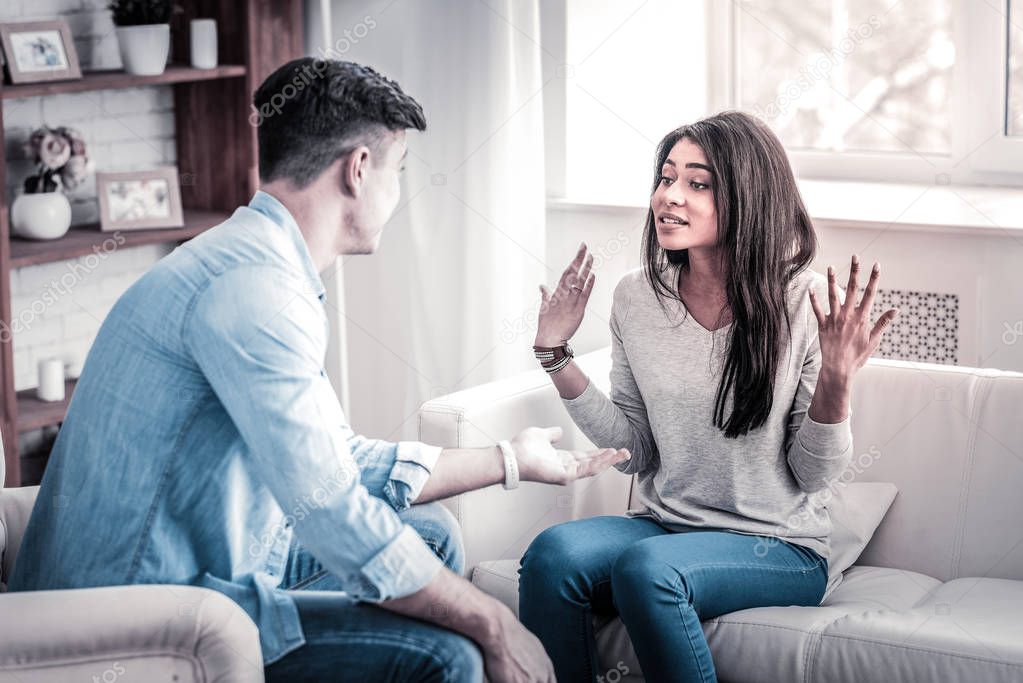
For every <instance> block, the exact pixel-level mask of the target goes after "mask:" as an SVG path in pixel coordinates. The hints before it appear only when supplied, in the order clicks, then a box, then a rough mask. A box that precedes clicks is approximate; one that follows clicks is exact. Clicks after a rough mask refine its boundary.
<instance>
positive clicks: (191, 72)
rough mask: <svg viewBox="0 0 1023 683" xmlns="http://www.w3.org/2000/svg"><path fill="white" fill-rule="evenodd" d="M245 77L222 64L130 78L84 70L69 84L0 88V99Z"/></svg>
mask: <svg viewBox="0 0 1023 683" xmlns="http://www.w3.org/2000/svg"><path fill="white" fill-rule="evenodd" d="M244 75H245V67H244V66H241V65H238V64H225V65H223V66H217V67H214V68H212V69H194V68H192V67H190V66H184V65H180V64H172V65H169V66H168V67H167V69H166V71H164V72H163V73H162V74H160V75H158V76H134V75H132V74H127V73H125V72H124V71H120V70H118V71H86V72H84V73H83V74H82V77H81V78H80V79H76V80H73V81H50V82H46V83H21V84H19V85H4V86H3V87H0V99H4V100H17V99H23V98H26V97H38V96H40V95H57V94H61V93H73V92H88V91H90V90H113V89H118V88H137V87H139V86H143V85H165V84H169V83H192V82H195V81H210V80H215V79H218V78H238V77H240V76H244Z"/></svg>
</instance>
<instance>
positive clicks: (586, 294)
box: [580, 273, 597, 303]
mask: <svg viewBox="0 0 1023 683" xmlns="http://www.w3.org/2000/svg"><path fill="white" fill-rule="evenodd" d="M596 281H597V274H596V273H590V276H589V277H588V278H586V284H584V285H583V291H582V295H581V296H580V298H581V299H582V300H583V303H585V302H586V301H588V300H589V298H590V292H592V291H593V284H594V283H595V282H596Z"/></svg>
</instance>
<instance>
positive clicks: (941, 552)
mask: <svg viewBox="0 0 1023 683" xmlns="http://www.w3.org/2000/svg"><path fill="white" fill-rule="evenodd" d="M852 426H853V439H854V447H855V455H854V459H853V463H852V465H851V467H850V472H847V474H846V477H847V478H851V479H854V480H856V481H890V482H893V483H894V484H895V485H896V486H897V487H898V489H899V494H898V496H897V497H896V499H895V502H894V503H893V504H892V507H891V508H890V509H889V511H888V514H887V515H886V516H885V519H884V521H883V522H882V523H881V526H880V527H879V528H878V530H877V532H876V533H875V534H874V537H873V539H872V540H871V542H870V544H869V545H868V546H867V548H866V550H865V551H864V553H863V555H862V556H861V557H860V559H859V561H858V562H857V563H858V564H865V565H875V566H886V567H895V568H900V569H909V570H912V571H918V572H922V573H924V574H928V575H930V576H933V577H935V578H938V579H941V580H943V581H947V580H949V579H953V578H959V577H965V576H988V577H996V578H1010V579H1023V525H1021V524H1020V521H1021V520H1023V374H1020V373H1014V372H1003V371H998V370H978V369H974V368H964V367H955V366H946V365H930V364H921V363H909V362H901V361H884V360H871V361H870V362H869V363H868V364H867V366H866V367H864V368H863V369H862V370H861V371H860V374H859V375H858V376H857V378H856V384H855V388H854V393H853V403H852Z"/></svg>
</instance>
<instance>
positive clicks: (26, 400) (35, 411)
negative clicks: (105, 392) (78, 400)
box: [17, 379, 75, 434]
mask: <svg viewBox="0 0 1023 683" xmlns="http://www.w3.org/2000/svg"><path fill="white" fill-rule="evenodd" d="M74 390H75V380H73V379H69V380H67V382H66V383H65V385H64V400H63V401H40V400H39V399H38V398H36V390H35V389H24V390H22V391H19V392H18V424H17V431H18V433H19V434H20V433H22V432H28V431H31V430H33V429H41V428H43V427H49V426H50V425H55V424H60V423H61V422H63V421H64V416H65V415H66V414H67V407H68V404H69V403H71V393H72V392H73V391H74Z"/></svg>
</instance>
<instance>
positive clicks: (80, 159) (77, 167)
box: [60, 154, 90, 190]
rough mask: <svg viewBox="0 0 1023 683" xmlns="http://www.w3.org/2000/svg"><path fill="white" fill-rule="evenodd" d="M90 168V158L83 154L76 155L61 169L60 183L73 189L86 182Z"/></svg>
mask: <svg viewBox="0 0 1023 683" xmlns="http://www.w3.org/2000/svg"><path fill="white" fill-rule="evenodd" d="M89 170H90V169H89V162H88V160H87V159H86V158H85V157H84V156H83V155H80V154H77V155H74V156H72V157H71V158H70V159H68V161H67V163H66V164H64V168H62V169H60V183H61V185H63V186H64V189H65V190H73V189H75V188H76V187H78V186H79V185H81V184H82V183H83V182H85V178H86V177H87V176H88V175H89Z"/></svg>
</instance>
